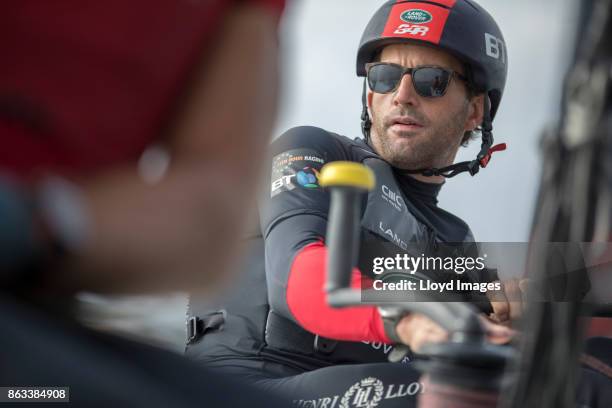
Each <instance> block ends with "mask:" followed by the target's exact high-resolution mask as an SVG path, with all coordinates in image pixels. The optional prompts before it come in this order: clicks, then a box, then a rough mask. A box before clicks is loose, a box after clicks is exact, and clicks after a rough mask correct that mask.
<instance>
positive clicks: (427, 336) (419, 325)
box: [395, 313, 515, 353]
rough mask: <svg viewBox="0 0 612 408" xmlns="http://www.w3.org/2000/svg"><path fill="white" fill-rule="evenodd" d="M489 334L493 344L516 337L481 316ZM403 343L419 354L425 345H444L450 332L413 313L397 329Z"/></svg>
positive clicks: (505, 341) (511, 331)
mask: <svg viewBox="0 0 612 408" xmlns="http://www.w3.org/2000/svg"><path fill="white" fill-rule="evenodd" d="M480 318H481V322H482V324H483V326H484V329H485V331H486V333H487V340H488V341H489V342H491V343H493V344H504V343H507V342H509V341H510V340H511V339H512V337H513V336H514V335H515V332H514V331H513V330H512V329H509V328H508V327H506V326H503V325H501V324H497V323H494V322H492V321H491V320H489V319H488V318H487V317H485V316H480ZM395 330H396V332H397V335H398V337H399V338H400V339H401V340H402V343H404V344H406V345H408V346H409V347H410V348H411V349H412V351H414V352H416V353H418V352H419V350H420V349H421V347H422V346H423V345H424V344H428V343H442V342H444V341H447V340H448V332H447V331H446V330H444V329H443V328H442V327H440V325H438V324H437V323H436V322H434V321H433V320H431V319H430V318H428V317H427V316H425V315H422V314H419V313H411V314H409V315H407V316H404V317H403V318H402V319H401V320H400V321H399V323H398V324H397V326H396V328H395Z"/></svg>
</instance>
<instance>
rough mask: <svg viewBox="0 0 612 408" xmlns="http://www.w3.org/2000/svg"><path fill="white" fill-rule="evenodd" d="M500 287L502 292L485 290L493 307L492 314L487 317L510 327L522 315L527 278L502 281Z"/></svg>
mask: <svg viewBox="0 0 612 408" xmlns="http://www.w3.org/2000/svg"><path fill="white" fill-rule="evenodd" d="M502 288H503V292H500V291H497V292H487V297H488V298H489V300H490V301H491V306H492V307H493V314H491V315H490V316H489V319H491V321H493V322H495V323H498V324H501V325H504V326H508V327H511V326H512V323H513V322H515V321H516V320H517V319H518V318H520V317H521V316H522V315H523V310H524V308H525V306H524V304H523V295H524V293H525V292H526V289H527V279H522V280H519V279H509V280H507V281H504V282H502Z"/></svg>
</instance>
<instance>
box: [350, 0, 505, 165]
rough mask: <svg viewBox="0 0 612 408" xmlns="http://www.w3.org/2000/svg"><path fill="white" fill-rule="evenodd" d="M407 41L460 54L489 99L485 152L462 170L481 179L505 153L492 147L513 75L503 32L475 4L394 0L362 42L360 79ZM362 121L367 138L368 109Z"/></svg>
mask: <svg viewBox="0 0 612 408" xmlns="http://www.w3.org/2000/svg"><path fill="white" fill-rule="evenodd" d="M402 42H424V43H427V44H432V45H435V46H437V47H440V48H441V49H443V50H445V51H447V52H449V53H450V54H452V55H454V56H455V57H456V58H457V59H459V60H460V61H461V62H463V63H464V64H465V65H466V67H467V68H468V72H467V75H468V79H469V81H470V84H471V86H472V87H473V88H474V90H475V91H477V92H482V93H485V94H486V95H488V98H485V115H484V116H485V117H484V121H483V124H482V128H483V147H482V149H481V152H480V154H479V155H478V158H477V159H476V161H474V162H466V163H465V164H468V165H469V168H468V167H466V166H463V167H464V168H463V169H462V170H461V171H469V172H470V173H471V174H472V175H474V174H476V173H477V172H478V170H479V167H485V166H486V164H487V163H488V161H489V159H490V154H491V153H492V152H493V151H496V150H501V149H502V148H503V146H499V147H495V148H492V147H491V145H492V144H493V136H492V135H491V130H492V121H493V118H494V117H495V114H496V113H497V109H498V107H499V103H500V102H501V98H502V95H503V93H504V87H505V85H506V77H507V74H508V55H507V52H506V46H505V41H504V37H503V35H502V33H501V30H500V29H499V27H498V26H497V23H495V20H493V17H491V15H490V14H489V13H488V12H487V11H486V10H485V9H483V8H482V7H480V6H479V5H478V4H476V3H475V2H474V1H472V0H428V1H427V2H424V1H417V0H389V1H387V2H385V3H384V4H383V5H382V7H380V8H379V9H378V11H376V13H375V14H374V16H373V17H372V19H371V20H370V22H369V23H368V25H367V27H366V29H365V31H364V33H363V35H362V37H361V41H360V42H359V51H358V52H357V75H358V76H361V77H365V76H366V69H365V65H366V63H368V62H372V60H373V59H374V57H375V56H376V54H377V53H378V52H379V51H380V49H381V48H382V47H384V46H385V45H388V44H396V43H402ZM364 100H365V96H364ZM362 120H363V121H364V124H363V127H364V134H365V136H366V139H367V138H368V137H369V128H370V123H369V116H368V114H367V107H366V106H365V105H364V114H363V115H362ZM475 162H476V163H475ZM459 164H461V163H459ZM453 166H454V167H453ZM453 166H451V167H453V168H452V169H449V168H445V169H427V170H422V169H421V170H418V171H414V172H417V173H424V174H425V173H426V174H427V175H432V174H436V175H445V176H449V174H448V173H449V171H451V170H452V173H451V175H450V176H451V177H452V176H454V175H455V174H458V173H459V172H461V171H459V172H457V171H456V170H458V169H457V167H458V164H455V165H453ZM444 173H447V174H444Z"/></svg>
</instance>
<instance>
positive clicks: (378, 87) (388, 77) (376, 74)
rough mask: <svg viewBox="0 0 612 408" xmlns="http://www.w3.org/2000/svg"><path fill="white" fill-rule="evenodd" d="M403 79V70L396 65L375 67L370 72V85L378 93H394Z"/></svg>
mask: <svg viewBox="0 0 612 408" xmlns="http://www.w3.org/2000/svg"><path fill="white" fill-rule="evenodd" d="M401 79H402V69H401V67H398V66H394V65H385V64H381V65H374V66H372V67H370V70H369V71H368V85H369V86H370V89H371V90H372V91H374V92H378V93H389V92H392V91H393V90H394V89H395V88H396V87H397V84H398V83H399V82H400V81H401Z"/></svg>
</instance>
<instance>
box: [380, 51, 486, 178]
mask: <svg viewBox="0 0 612 408" xmlns="http://www.w3.org/2000/svg"><path fill="white" fill-rule="evenodd" d="M380 61H381V62H391V63H395V64H399V65H402V66H404V67H419V66H423V65H429V66H439V67H441V68H446V69H450V70H453V71H456V72H457V73H459V74H465V72H464V69H463V66H462V64H461V63H460V62H459V61H458V60H457V59H456V58H454V57H453V56H451V55H450V54H448V53H446V52H444V51H441V50H438V49H435V48H431V47H427V46H422V45H416V44H393V45H389V46H387V47H385V48H384V49H383V51H382V54H381V57H380ZM368 104H369V106H370V115H371V120H372V131H371V138H372V143H373V147H374V149H375V150H376V152H377V153H378V154H379V155H381V156H382V157H383V158H384V159H385V160H387V161H388V162H389V163H391V164H392V165H393V166H395V167H398V168H402V169H411V170H414V169H421V168H431V167H438V168H439V167H444V166H447V165H450V164H451V163H452V162H453V161H454V159H455V155H456V153H457V150H458V148H459V146H460V145H461V139H462V138H463V135H464V132H465V131H468V130H473V129H474V128H476V127H477V126H478V125H479V124H480V123H481V122H482V109H483V97H482V96H477V97H474V98H472V99H468V93H467V88H466V86H465V84H464V83H462V81H461V80H460V79H458V78H457V77H455V76H453V78H452V80H451V82H450V84H449V86H448V89H447V91H446V94H445V95H444V96H442V97H438V98H426V97H422V96H420V95H419V94H417V92H416V90H415V89H414V87H413V85H412V77H411V75H410V74H406V75H404V77H403V78H402V81H401V83H400V85H399V87H398V89H396V90H395V91H394V92H392V93H389V94H379V93H374V92H372V91H369V92H368Z"/></svg>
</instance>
